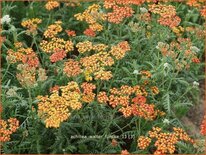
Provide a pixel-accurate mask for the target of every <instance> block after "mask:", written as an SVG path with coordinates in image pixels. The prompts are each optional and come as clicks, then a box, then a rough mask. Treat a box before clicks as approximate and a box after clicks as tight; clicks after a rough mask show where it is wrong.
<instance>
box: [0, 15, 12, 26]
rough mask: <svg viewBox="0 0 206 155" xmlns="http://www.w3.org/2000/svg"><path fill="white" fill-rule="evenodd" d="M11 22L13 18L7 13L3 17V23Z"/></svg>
mask: <svg viewBox="0 0 206 155" xmlns="http://www.w3.org/2000/svg"><path fill="white" fill-rule="evenodd" d="M10 22H11V18H10V16H9V15H5V16H3V17H2V18H1V24H9V23H10Z"/></svg>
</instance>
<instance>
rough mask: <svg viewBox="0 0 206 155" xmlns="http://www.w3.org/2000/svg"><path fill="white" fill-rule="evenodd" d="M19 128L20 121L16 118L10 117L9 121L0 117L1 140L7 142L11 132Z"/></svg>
mask: <svg viewBox="0 0 206 155" xmlns="http://www.w3.org/2000/svg"><path fill="white" fill-rule="evenodd" d="M18 128H19V121H18V120H17V119H16V118H9V119H8V120H7V121H5V120H2V119H0V142H7V141H9V140H10V139H11V134H12V133H14V132H16V130H17V129H18Z"/></svg>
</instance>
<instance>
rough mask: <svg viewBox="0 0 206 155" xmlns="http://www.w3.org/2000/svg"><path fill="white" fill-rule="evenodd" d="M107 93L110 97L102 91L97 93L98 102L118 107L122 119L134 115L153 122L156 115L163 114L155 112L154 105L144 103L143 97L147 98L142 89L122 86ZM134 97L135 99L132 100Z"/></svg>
mask: <svg viewBox="0 0 206 155" xmlns="http://www.w3.org/2000/svg"><path fill="white" fill-rule="evenodd" d="M109 93H110V95H109V96H108V95H107V94H106V92H104V91H101V92H99V94H98V95H97V100H98V102H99V103H105V104H106V103H108V104H109V105H110V106H112V107H113V108H115V107H117V106H119V107H120V108H119V112H121V113H122V114H123V115H124V117H129V116H131V115H134V116H139V117H143V118H145V119H147V120H153V119H154V118H156V116H157V115H158V114H160V115H163V112H161V111H159V110H155V106H154V104H147V103H146V97H145V96H147V92H146V91H145V89H144V88H143V87H140V86H138V85H137V86H134V87H130V86H127V85H123V86H121V88H120V89H117V88H112V89H111V90H110V91H109ZM134 95H136V97H134V98H132V96H134Z"/></svg>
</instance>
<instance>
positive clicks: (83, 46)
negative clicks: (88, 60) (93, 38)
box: [76, 41, 93, 53]
mask: <svg viewBox="0 0 206 155" xmlns="http://www.w3.org/2000/svg"><path fill="white" fill-rule="evenodd" d="M76 47H77V48H78V51H79V52H80V53H85V52H89V51H91V50H92V48H93V47H92V42H90V41H84V42H79V43H77V44H76Z"/></svg>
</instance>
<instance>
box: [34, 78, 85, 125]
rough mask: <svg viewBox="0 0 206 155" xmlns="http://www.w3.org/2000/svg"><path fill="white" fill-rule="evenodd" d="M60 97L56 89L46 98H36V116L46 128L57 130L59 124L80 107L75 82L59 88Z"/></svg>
mask: <svg viewBox="0 0 206 155" xmlns="http://www.w3.org/2000/svg"><path fill="white" fill-rule="evenodd" d="M59 89H60V90H61V95H60V94H59V91H58V89H57V90H53V91H52V94H51V95H50V96H49V97H48V96H38V97H37V99H38V100H39V103H38V115H39V117H40V118H41V119H43V120H44V122H45V123H46V127H47V128H49V127H54V128H58V127H59V126H60V123H61V122H63V121H65V120H67V119H68V118H69V116H70V115H71V111H72V110H78V109H80V108H81V107H82V104H81V102H80V99H81V92H80V89H79V86H78V84H77V83H76V82H73V81H72V82H69V83H68V84H67V85H66V86H61V87H60V88H59Z"/></svg>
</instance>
